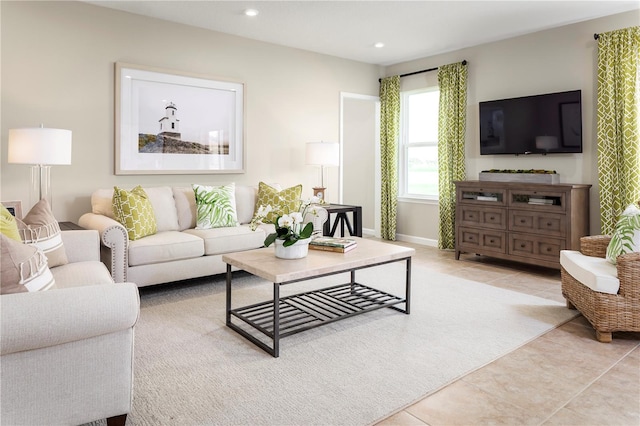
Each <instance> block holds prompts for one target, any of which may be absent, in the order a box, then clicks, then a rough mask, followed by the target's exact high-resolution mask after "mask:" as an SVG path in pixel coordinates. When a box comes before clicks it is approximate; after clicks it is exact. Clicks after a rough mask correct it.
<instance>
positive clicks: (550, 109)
mask: <svg viewBox="0 0 640 426" xmlns="http://www.w3.org/2000/svg"><path fill="white" fill-rule="evenodd" d="M577 152H582V101H581V92H580V90H573V91H568V92H560V93H548V94H544V95H536V96H524V97H520V98H511V99H501V100H496V101H486V102H480V154H481V155H494V154H515V155H524V154H560V153H577Z"/></svg>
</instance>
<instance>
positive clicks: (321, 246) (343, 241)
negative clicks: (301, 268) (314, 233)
mask: <svg viewBox="0 0 640 426" xmlns="http://www.w3.org/2000/svg"><path fill="white" fill-rule="evenodd" d="M357 246H358V243H356V240H354V239H351V238H334V237H317V238H315V239H313V240H311V242H310V243H309V248H310V249H313V250H324V251H335V252H337V253H346V252H348V251H351V250H353V249H354V248H356V247H357Z"/></svg>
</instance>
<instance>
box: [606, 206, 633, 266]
mask: <svg viewBox="0 0 640 426" xmlns="http://www.w3.org/2000/svg"><path fill="white" fill-rule="evenodd" d="M634 251H640V209H639V208H638V207H637V206H636V205H635V204H631V205H630V206H629V207H627V208H626V209H625V210H624V211H623V212H622V214H621V215H620V218H619V219H618V223H616V229H615V231H614V232H613V234H612V235H611V241H609V245H608V246H607V255H606V258H607V260H608V261H609V262H611V263H613V264H614V265H615V263H616V259H617V258H618V256H620V255H621V254H626V253H632V252H634Z"/></svg>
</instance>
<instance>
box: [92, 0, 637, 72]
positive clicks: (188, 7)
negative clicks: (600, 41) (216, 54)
mask: <svg viewBox="0 0 640 426" xmlns="http://www.w3.org/2000/svg"><path fill="white" fill-rule="evenodd" d="M87 3H92V4H95V5H99V6H104V7H109V8H113V9H118V10H122V11H127V12H131V13H136V14H140V15H145V16H149V17H153V18H158V19H164V20H168V21H174V22H178V23H182V24H187V25H191V26H195V27H201V28H206V29H210V30H214V31H219V32H223V33H228V34H233V35H237V36H241V37H246V38H250V39H255V40H260V41H265V42H269V43H275V44H279V45H284V46H288V47H294V48H299V49H304V50H309V51H313V52H318V53H324V54H327V55H332V56H338V57H341V58H347V59H352V60H355V61H360V62H366V63H371V64H378V65H391V64H396V63H399V62H404V61H409V60H413V59H418V58H424V57H428V56H432V55H436V54H440V53H445V52H450V51H455V50H459V49H463V48H466V47H471V46H476V45H479V44H483V43H488V42H492V41H497V40H502V39H506V38H510V37H515V36H518V35H523V34H527V33H533V32H536V31H541V30H546V29H549V28H554V27H559V26H562V25H567V24H571V23H575V22H580V21H585V20H590V19H594V18H598V17H602V16H607V15H613V14H616V13H621V12H625V11H630V10H637V11H638V13H639V20H640V1H637V0H636V1H607V0H605V1H593V0H591V1H575V0H574V1H520V0H511V1H478V0H476V1H451V0H450V1H311V0H305V1H262V0H255V1H190V0H172V1H155V0H144V1H142V0H136V1H104V0H101V1H93V0H89V1H87ZM247 8H254V9H257V10H258V11H259V14H258V16H255V17H249V16H246V15H244V10H245V9H247ZM613 29H615V28H612V30H613ZM376 42H382V43H384V44H385V46H384V47H383V48H376V47H374V43H376Z"/></svg>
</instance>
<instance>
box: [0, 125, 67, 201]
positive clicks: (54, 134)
mask: <svg viewBox="0 0 640 426" xmlns="http://www.w3.org/2000/svg"><path fill="white" fill-rule="evenodd" d="M7 160H8V162H9V163H12V164H31V165H32V167H31V188H30V197H31V205H34V204H35V203H37V202H38V201H40V200H41V199H43V198H44V199H45V200H47V201H48V202H49V204H50V205H52V200H51V166H52V165H69V164H71V130H63V129H49V128H45V127H42V126H40V127H34V128H22V129H10V130H9V147H8V155H7Z"/></svg>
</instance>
